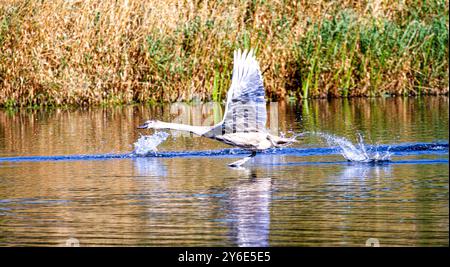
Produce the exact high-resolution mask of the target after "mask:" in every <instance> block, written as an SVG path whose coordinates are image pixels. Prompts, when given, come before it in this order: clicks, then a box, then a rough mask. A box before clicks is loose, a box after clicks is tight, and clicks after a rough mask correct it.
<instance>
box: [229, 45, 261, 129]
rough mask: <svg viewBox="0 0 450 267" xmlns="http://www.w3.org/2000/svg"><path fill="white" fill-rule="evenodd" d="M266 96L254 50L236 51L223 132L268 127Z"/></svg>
mask: <svg viewBox="0 0 450 267" xmlns="http://www.w3.org/2000/svg"><path fill="white" fill-rule="evenodd" d="M264 97H265V92H264V86H263V79H262V75H261V70H260V69H259V65H258V62H257V61H256V58H255V53H254V50H253V49H252V50H250V51H244V52H241V51H240V50H238V51H235V52H234V66H233V77H232V80H231V87H230V89H229V91H228V94H227V103H226V106H225V115H224V119H223V125H222V128H223V130H222V132H223V133H236V132H255V131H264V130H265V128H266V119H267V113H266V100H265V99H264Z"/></svg>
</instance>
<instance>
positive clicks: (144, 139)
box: [132, 132, 169, 156]
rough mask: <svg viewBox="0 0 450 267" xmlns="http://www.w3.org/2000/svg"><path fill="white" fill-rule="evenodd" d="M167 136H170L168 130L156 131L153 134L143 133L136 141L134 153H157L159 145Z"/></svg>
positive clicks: (144, 154) (139, 154)
mask: <svg viewBox="0 0 450 267" xmlns="http://www.w3.org/2000/svg"><path fill="white" fill-rule="evenodd" d="M167 137H169V134H168V133H166V132H156V133H154V134H152V135H142V136H141V137H139V139H138V140H137V141H136V142H135V143H134V150H133V153H132V154H134V155H137V156H147V155H151V154H156V152H157V151H158V149H157V147H158V145H159V144H161V143H162V142H164V141H165V140H166V139H167Z"/></svg>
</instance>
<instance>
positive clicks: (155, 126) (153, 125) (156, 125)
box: [138, 120, 160, 129]
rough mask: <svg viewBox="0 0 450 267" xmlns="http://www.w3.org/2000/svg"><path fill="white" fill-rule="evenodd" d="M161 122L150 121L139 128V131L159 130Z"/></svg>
mask: <svg viewBox="0 0 450 267" xmlns="http://www.w3.org/2000/svg"><path fill="white" fill-rule="evenodd" d="M159 123H160V121H158V120H148V121H146V122H144V124H142V125H140V126H138V129H158V128H159Z"/></svg>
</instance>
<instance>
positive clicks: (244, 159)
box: [228, 151, 256, 168]
mask: <svg viewBox="0 0 450 267" xmlns="http://www.w3.org/2000/svg"><path fill="white" fill-rule="evenodd" d="M254 156H256V151H252V154H251V155H250V156H247V157H245V158H243V159H240V160H238V161H235V162H233V163H230V164H228V166H229V167H232V168H239V167H241V166H242V165H243V164H244V163H246V162H247V161H249V160H250V159H251V158H253V157H254Z"/></svg>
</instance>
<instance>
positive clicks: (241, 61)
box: [138, 49, 296, 167]
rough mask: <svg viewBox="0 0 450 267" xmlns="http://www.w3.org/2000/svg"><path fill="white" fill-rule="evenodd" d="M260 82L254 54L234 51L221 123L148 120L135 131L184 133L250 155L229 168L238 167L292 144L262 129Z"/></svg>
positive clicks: (263, 110) (263, 122)
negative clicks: (273, 148)
mask: <svg viewBox="0 0 450 267" xmlns="http://www.w3.org/2000/svg"><path fill="white" fill-rule="evenodd" d="M264 96H265V91H264V86H263V79H262V75H261V70H260V68H259V65H258V62H257V61H256V58H255V51H254V50H253V49H251V50H250V51H243V52H241V50H237V51H234V62H233V75H232V79H231V87H230V89H229V90H228V93H227V102H226V106H225V113H224V117H223V119H222V121H221V122H220V123H218V124H216V125H213V126H192V125H185V124H178V123H167V122H162V121H158V120H148V121H146V122H145V123H144V124H142V125H141V126H139V127H138V128H139V129H149V128H151V129H171V130H180V131H188V132H191V133H194V134H196V135H200V136H203V137H206V138H210V139H214V140H217V141H220V142H223V143H225V144H228V145H231V146H235V147H239V148H242V149H245V150H248V151H250V152H251V155H249V156H247V157H245V158H243V159H241V160H238V161H236V162H233V163H231V164H229V165H228V166H230V167H240V166H241V165H242V164H244V163H245V162H247V161H248V160H250V159H251V158H252V157H254V156H256V153H257V152H259V151H263V150H265V149H268V148H272V147H283V146H286V145H289V144H291V143H293V142H296V141H295V140H294V138H284V137H279V136H275V135H272V134H270V133H269V132H268V131H267V129H266V119H267V113H266V100H265V99H264Z"/></svg>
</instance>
